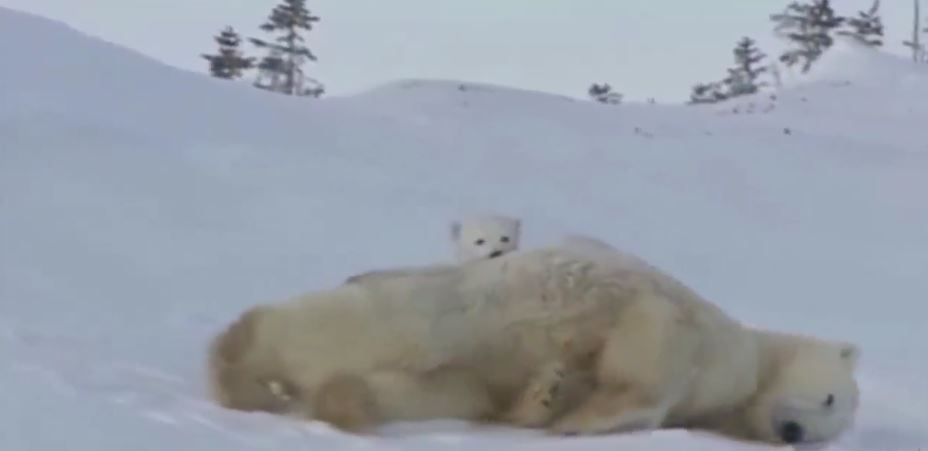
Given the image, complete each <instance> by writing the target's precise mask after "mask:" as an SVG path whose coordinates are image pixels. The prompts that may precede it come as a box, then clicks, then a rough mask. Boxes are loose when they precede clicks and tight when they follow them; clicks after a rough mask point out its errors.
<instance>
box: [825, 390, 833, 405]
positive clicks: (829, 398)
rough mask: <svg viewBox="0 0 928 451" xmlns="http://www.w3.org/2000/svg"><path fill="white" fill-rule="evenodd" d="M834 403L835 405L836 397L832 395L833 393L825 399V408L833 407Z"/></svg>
mask: <svg viewBox="0 0 928 451" xmlns="http://www.w3.org/2000/svg"><path fill="white" fill-rule="evenodd" d="M834 403H835V395H832V394H831V393H829V394H828V396H826V397H825V407H831V406H832V405H834Z"/></svg>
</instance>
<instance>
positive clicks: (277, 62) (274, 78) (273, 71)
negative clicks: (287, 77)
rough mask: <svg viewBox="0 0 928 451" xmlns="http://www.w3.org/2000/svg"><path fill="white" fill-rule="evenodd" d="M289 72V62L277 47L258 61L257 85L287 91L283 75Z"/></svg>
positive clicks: (267, 88)
mask: <svg viewBox="0 0 928 451" xmlns="http://www.w3.org/2000/svg"><path fill="white" fill-rule="evenodd" d="M286 72H287V62H286V61H284V58H283V57H282V56H281V52H280V51H277V50H275V49H272V50H270V52H269V53H268V54H267V56H265V57H264V58H261V62H259V63H258V77H257V78H256V79H255V86H257V87H259V88H261V89H266V90H268V91H272V92H285V91H284V89H285V88H284V82H283V77H284V74H285V73H286Z"/></svg>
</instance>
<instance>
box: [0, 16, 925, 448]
mask: <svg viewBox="0 0 928 451" xmlns="http://www.w3.org/2000/svg"><path fill="white" fill-rule="evenodd" d="M0 61H4V62H16V64H15V65H11V66H9V67H5V68H4V69H3V70H2V71H0V386H2V387H3V389H2V390H0V449H3V450H15V451H20V450H22V451H26V450H29V451H52V450H55V451H57V450H62V449H68V450H74V451H91V450H92V451H108V450H113V451H117V450H118V451H122V450H127V449H130V447H134V448H136V449H140V450H159V451H160V450H165V449H175V448H176V449H190V450H205V451H213V450H216V451H218V450H222V451H238V450H253V449H279V450H285V449H307V446H309V447H310V448H311V449H354V448H366V449H375V450H380V449H422V450H434V449H474V448H484V447H490V448H503V447H505V448H506V449H526V450H528V449H532V450H536V449H537V450H547V449H561V448H567V447H569V448H570V449H578V450H584V449H587V450H601V449H623V450H669V449H680V448H686V449H693V450H701V449H705V450H710V449H711V450H714V451H715V450H726V449H745V448H755V447H754V446H748V445H745V444H736V443H731V442H728V441H723V440H719V439H716V438H709V437H705V436H703V435H701V434H690V433H686V432H683V431H663V432H660V433H655V434H635V435H629V436H621V437H619V436H611V437H597V438H580V439H554V438H548V437H544V436H543V435H542V434H539V433H537V432H535V431H526V430H514V429H507V428H480V427H477V426H473V425H468V424H464V423H461V422H453V421H436V422H430V423H426V424H405V425H404V424H398V425H391V426H389V427H387V428H385V431H384V432H385V434H386V437H385V438H384V437H380V438H375V437H364V438H361V437H353V436H348V435H344V434H340V433H337V432H335V431H333V430H332V429H331V428H328V427H327V426H325V425H322V424H317V423H305V422H295V421H288V420H282V419H279V418H272V417H270V416H266V415H260V414H253V415H247V414H242V413H238V412H230V411H225V410H222V409H219V408H217V407H215V406H213V405H212V404H210V403H209V402H208V401H207V400H206V398H205V396H204V391H203V389H204V387H203V372H202V367H201V362H202V359H203V356H204V346H205V343H206V340H207V339H208V338H209V337H210V336H211V335H212V334H213V333H214V332H215V331H216V330H217V329H218V328H220V327H222V326H223V325H224V324H225V323H226V322H228V321H230V320H231V319H232V318H233V317H234V316H235V315H236V314H237V313H239V312H240V311H241V310H242V309H245V308H247V307H249V306H251V305H254V304H256V303H259V302H265V301H269V300H273V299H276V298H278V297H281V296H287V295H291V294H293V293H296V292H300V291H305V290H312V289H317V288H321V287H325V286H330V285H333V284H336V283H340V282H341V281H342V280H343V279H344V278H345V277H346V276H348V275H351V274H354V273H357V272H361V271H365V270H369V269H372V268H379V267H386V266H396V265H408V264H420V263H428V262H434V261H441V260H448V259H450V257H451V249H450V244H449V243H448V241H447V225H448V221H449V220H450V219H452V218H454V217H457V216H460V215H463V214H468V213H471V212H482V211H497V212H503V213H508V214H513V215H517V216H520V217H522V218H523V219H524V221H525V231H526V234H527V235H526V237H525V241H526V245H527V246H534V245H537V244H541V243H544V242H547V241H551V240H554V239H557V238H558V237H559V236H560V235H561V234H563V233H590V234H593V235H596V236H598V237H601V238H603V239H606V240H608V241H611V242H613V243H615V244H616V245H618V246H620V247H623V248H626V249H629V250H631V251H633V252H636V253H638V254H639V255H641V256H643V257H644V258H646V259H648V260H649V261H651V262H653V263H655V264H657V265H658V266H660V267H663V268H665V269H666V270H668V271H670V272H671V273H673V274H674V275H676V276H678V277H679V278H681V279H682V280H684V281H685V282H686V283H688V284H689V285H691V286H692V287H694V288H695V289H697V290H698V291H700V292H701V293H703V294H705V295H706V296H708V297H710V298H711V299H713V300H715V301H716V302H717V303H719V304H720V305H722V306H723V307H724V308H725V309H727V310H728V311H729V312H731V313H732V314H733V315H735V316H736V317H738V318H741V319H743V320H744V321H746V322H749V323H752V324H757V325H763V326H765V327H775V328H781V329H784V330H792V331H800V332H808V333H814V334H819V335H822V336H825V337H833V338H840V339H850V340H854V341H856V342H858V343H859V344H860V345H861V346H862V348H863V350H864V360H863V362H862V367H861V379H860V381H861V386H862V390H863V399H862V402H863V405H862V409H861V412H860V416H859V420H858V422H857V425H856V427H855V428H854V429H853V430H851V431H849V432H848V433H847V434H846V435H845V436H843V437H842V438H841V440H840V441H838V442H837V443H835V444H833V445H832V446H831V447H830V449H839V450H861V451H864V450H866V451H876V450H887V451H890V450H892V451H906V450H912V451H914V450H916V449H918V448H925V447H928V412H926V410H925V406H928V382H926V381H928V362H926V360H925V356H926V355H928V340H926V339H925V333H924V330H925V327H926V326H928V319H926V318H928V316H926V314H928V295H926V293H928V197H926V192H928V177H926V174H928V130H926V127H925V124H926V122H925V119H926V118H928V83H926V77H928V72H926V71H925V69H924V68H916V67H915V66H913V65H911V64H909V63H908V62H906V61H903V60H900V59H896V58H894V57H891V56H887V55H883V54H869V53H862V52H860V51H859V50H853V49H842V50H841V51H836V52H834V53H833V54H832V55H829V57H828V61H825V62H823V65H822V70H821V71H820V72H819V73H818V74H817V77H816V78H815V79H810V80H809V81H808V82H806V83H803V84H799V85H796V86H791V87H789V88H788V89H787V90H785V91H782V92H779V93H778V94H777V97H776V99H775V100H772V99H770V98H769V97H768V96H767V95H761V96H758V97H757V98H754V99H746V100H740V101H738V102H733V103H730V104H725V105H718V106H708V107H683V106H659V105H658V106H649V105H623V106H620V107H615V106H607V105H598V104H592V103H589V102H583V101H576V100H571V99H567V98H562V97H558V96H552V95H546V94H541V93H534V92H526V91H520V90H514V89H507V88H501V87H494V86H486V85H474V84H469V83H458V82H453V81H401V82H397V83H393V84H390V85H387V86H384V87H381V88H379V89H376V90H373V91H371V92H369V93H366V94H363V95H360V96H356V97H350V98H329V99H325V100H323V101H318V102H307V101H304V100H299V99H287V98H283V97H278V96H272V95H268V94H266V93H263V92H259V91H258V90H255V89H253V88H250V87H248V86H242V85H240V84H233V83H224V82H221V81H217V80H213V79H209V78H207V77H204V76H201V75H198V74H191V73H186V72H182V71H178V70H176V69H173V68H170V67H166V66H164V65H161V64H159V63H157V62H154V61H151V60H149V59H148V58H146V57H144V56H141V55H138V54H136V53H134V52H131V51H129V50H126V49H122V48H119V47H115V46H112V45H110V44H107V43H104V42H101V41H99V40H96V39H92V38H89V37H87V36H84V35H82V34H80V33H78V32H76V31H74V30H71V29H69V28H67V27H66V26H64V25H62V24H59V23H55V22H51V21H48V20H45V19H42V18H38V17H34V16H29V15H25V14H22V13H18V12H14V11H10V10H6V9H2V8H0ZM756 448H758V449H761V448H763V447H756Z"/></svg>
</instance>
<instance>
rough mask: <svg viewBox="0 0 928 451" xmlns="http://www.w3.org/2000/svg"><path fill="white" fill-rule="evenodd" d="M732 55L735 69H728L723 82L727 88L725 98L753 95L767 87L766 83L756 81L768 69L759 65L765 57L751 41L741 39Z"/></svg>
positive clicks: (747, 38)
mask: <svg viewBox="0 0 928 451" xmlns="http://www.w3.org/2000/svg"><path fill="white" fill-rule="evenodd" d="M732 53H734V56H735V67H734V68H732V69H728V77H727V78H725V80H723V83H724V84H725V86H726V87H727V88H728V92H727V93H726V96H727V97H737V96H742V95H747V94H754V93H755V92H757V91H759V90H760V88H763V87H764V86H767V83H764V82H761V81H758V80H759V78H760V76H761V75H763V73H764V72H767V69H768V68H767V67H766V66H764V65H762V64H761V62H763V61H764V58H766V57H767V55H765V54H764V53H763V52H761V51H760V49H758V48H757V45H756V43H755V42H754V40H753V39H751V38H749V37H744V38H741V40H740V41H738V44H737V45H736V46H735V49H734V51H733V52H732Z"/></svg>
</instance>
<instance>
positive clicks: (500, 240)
mask: <svg viewBox="0 0 928 451" xmlns="http://www.w3.org/2000/svg"><path fill="white" fill-rule="evenodd" d="M499 242H500V243H508V242H509V237H508V236H502V237H500V238H499Z"/></svg>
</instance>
